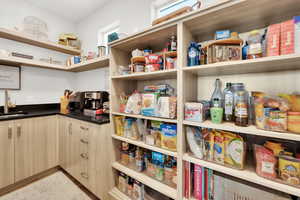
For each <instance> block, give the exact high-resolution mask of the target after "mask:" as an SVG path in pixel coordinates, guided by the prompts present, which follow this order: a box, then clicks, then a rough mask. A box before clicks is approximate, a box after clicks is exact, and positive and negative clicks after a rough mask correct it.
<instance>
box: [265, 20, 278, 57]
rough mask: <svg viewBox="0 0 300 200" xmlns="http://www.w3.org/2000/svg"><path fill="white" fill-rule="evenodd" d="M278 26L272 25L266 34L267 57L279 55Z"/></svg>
mask: <svg viewBox="0 0 300 200" xmlns="http://www.w3.org/2000/svg"><path fill="white" fill-rule="evenodd" d="M280 27H281V26H280V24H272V25H270V26H269V27H268V33H267V56H279V55H280Z"/></svg>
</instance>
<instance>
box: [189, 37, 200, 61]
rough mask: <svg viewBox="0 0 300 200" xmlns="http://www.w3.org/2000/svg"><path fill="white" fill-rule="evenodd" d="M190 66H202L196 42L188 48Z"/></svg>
mask: <svg viewBox="0 0 300 200" xmlns="http://www.w3.org/2000/svg"><path fill="white" fill-rule="evenodd" d="M187 57H188V66H195V65H200V49H199V45H198V44H197V43H196V42H191V44H190V46H189V48H188V55H187Z"/></svg>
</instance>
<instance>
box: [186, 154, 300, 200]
mask: <svg viewBox="0 0 300 200" xmlns="http://www.w3.org/2000/svg"><path fill="white" fill-rule="evenodd" d="M183 160H185V161H188V162H191V163H194V164H197V165H201V166H203V167H206V168H209V169H212V170H215V171H218V172H221V173H223V174H227V175H230V176H233V177H236V178H240V179H242V180H246V181H249V182H252V183H256V184H259V185H262V186H265V187H268V188H271V189H275V190H278V191H281V192H284V193H288V194H292V195H296V196H300V189H299V188H296V187H293V186H289V185H286V184H283V183H279V182H275V181H272V180H268V179H265V178H263V177H260V176H258V175H257V174H256V173H255V171H254V169H251V168H248V169H245V170H238V169H233V168H229V167H225V166H222V165H219V164H216V163H212V162H208V161H204V160H200V159H198V158H195V157H193V156H190V155H189V154H185V155H184V156H183Z"/></svg>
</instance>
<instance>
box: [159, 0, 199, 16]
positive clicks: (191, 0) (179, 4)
mask: <svg viewBox="0 0 300 200" xmlns="http://www.w3.org/2000/svg"><path fill="white" fill-rule="evenodd" d="M197 1H198V0H179V1H175V2H172V3H170V4H168V5H166V6H163V7H161V8H159V9H158V10H157V18H159V17H163V16H166V15H168V14H170V13H172V12H174V11H176V10H178V9H180V8H183V7H185V6H193V5H194V4H195V3H197Z"/></svg>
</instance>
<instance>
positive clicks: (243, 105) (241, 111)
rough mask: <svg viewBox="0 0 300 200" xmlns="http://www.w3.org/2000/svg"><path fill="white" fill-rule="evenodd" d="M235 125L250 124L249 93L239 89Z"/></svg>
mask: <svg viewBox="0 0 300 200" xmlns="http://www.w3.org/2000/svg"><path fill="white" fill-rule="evenodd" d="M234 110H235V125H237V126H248V95H247V92H246V91H238V92H237V93H236V95H235V109H234Z"/></svg>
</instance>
